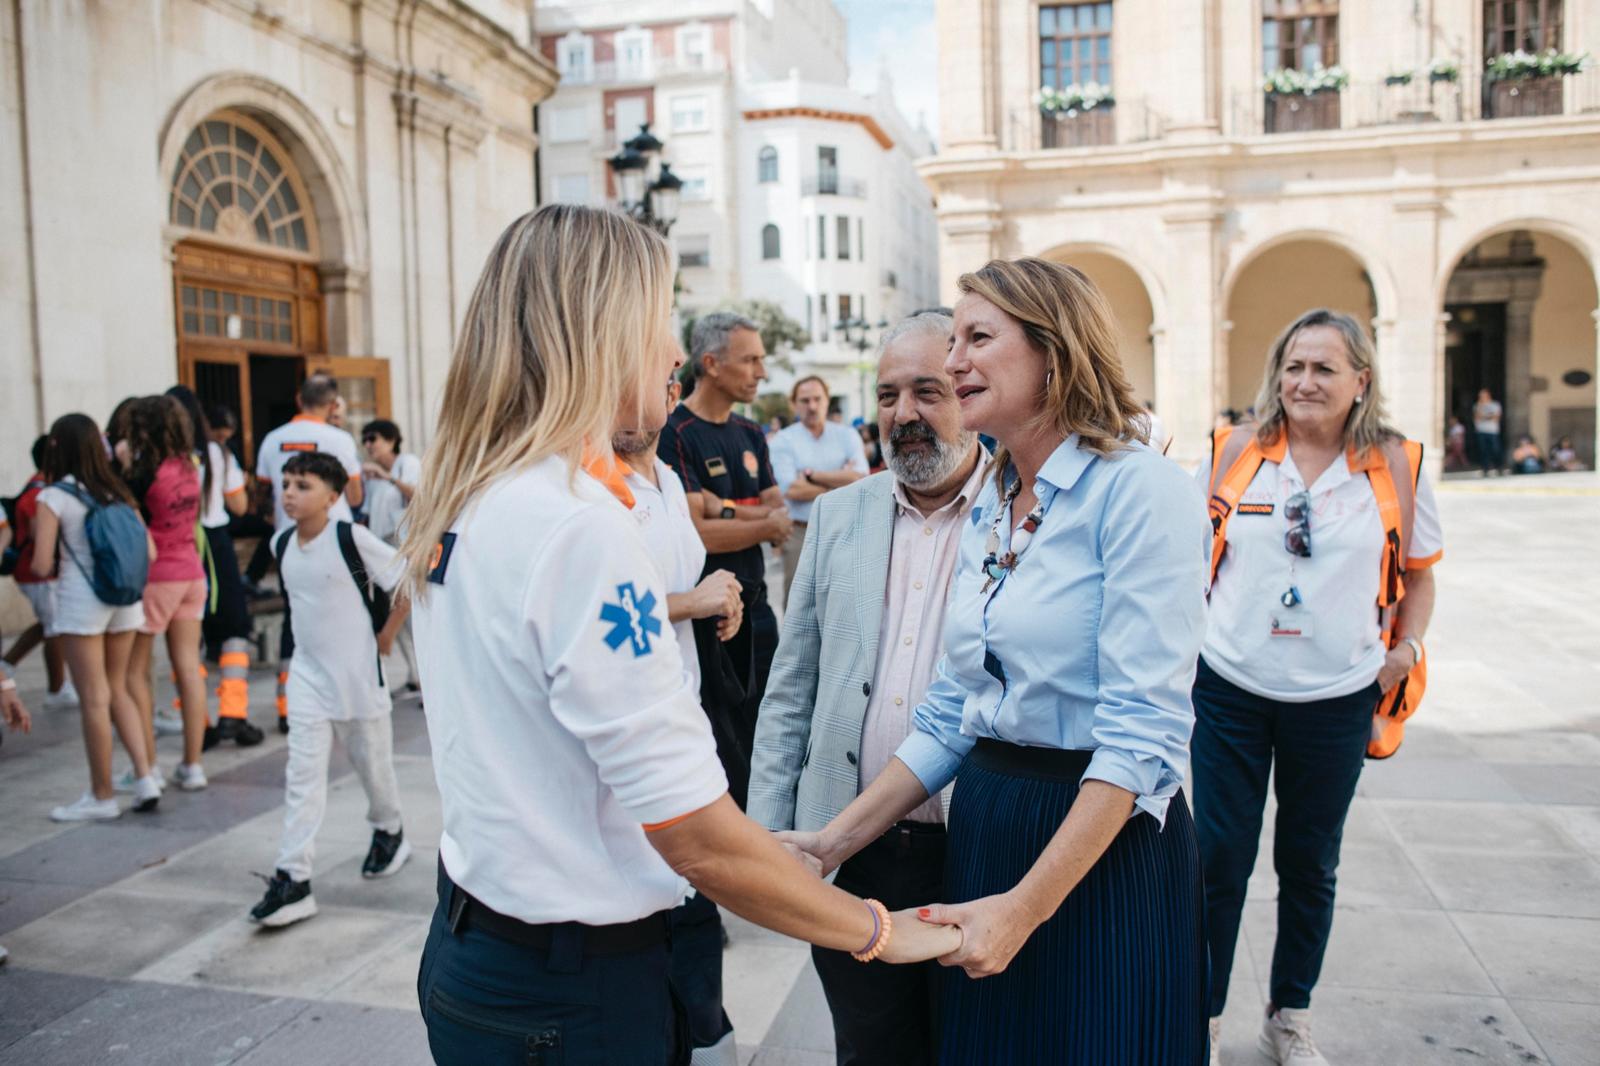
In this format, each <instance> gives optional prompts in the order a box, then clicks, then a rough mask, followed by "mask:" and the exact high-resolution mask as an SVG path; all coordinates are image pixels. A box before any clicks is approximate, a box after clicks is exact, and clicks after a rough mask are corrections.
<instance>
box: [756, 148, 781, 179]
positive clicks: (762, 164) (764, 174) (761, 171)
mask: <svg viewBox="0 0 1600 1066" xmlns="http://www.w3.org/2000/svg"><path fill="white" fill-rule="evenodd" d="M756 169H757V174H756V180H757V181H759V182H762V183H763V184H765V183H766V182H769V181H777V180H778V150H777V149H776V148H774V147H772V145H770V144H769V145H767V146H766V147H765V148H763V149H761V154H759V155H757V156H756Z"/></svg>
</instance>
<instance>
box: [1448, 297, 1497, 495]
mask: <svg viewBox="0 0 1600 1066" xmlns="http://www.w3.org/2000/svg"><path fill="white" fill-rule="evenodd" d="M1445 313H1446V314H1448V315H1449V316H1450V331H1449V332H1448V333H1447V334H1446V335H1445V350H1444V389H1445V392H1444V395H1445V414H1446V416H1447V417H1448V416H1451V415H1453V416H1455V417H1456V418H1459V419H1460V420H1461V424H1462V425H1463V426H1465V427H1466V429H1467V456H1468V458H1470V459H1471V460H1472V461H1473V463H1478V462H1479V461H1480V457H1479V455H1478V438H1477V436H1476V435H1475V434H1474V433H1473V431H1472V406H1473V404H1475V403H1477V402H1478V390H1480V389H1488V390H1489V395H1491V396H1493V397H1494V398H1495V399H1496V400H1498V401H1500V403H1502V404H1504V403H1505V398H1506V305H1505V304H1503V303H1489V304H1451V305H1449V306H1447V307H1446V308H1445Z"/></svg>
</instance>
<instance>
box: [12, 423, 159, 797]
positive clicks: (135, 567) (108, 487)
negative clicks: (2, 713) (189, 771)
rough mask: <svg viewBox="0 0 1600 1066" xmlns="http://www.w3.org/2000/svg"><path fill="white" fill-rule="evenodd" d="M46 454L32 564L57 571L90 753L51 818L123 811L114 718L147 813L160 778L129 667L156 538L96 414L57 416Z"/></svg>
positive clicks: (60, 614) (42, 571)
mask: <svg viewBox="0 0 1600 1066" xmlns="http://www.w3.org/2000/svg"><path fill="white" fill-rule="evenodd" d="M44 458H45V470H44V473H45V476H46V477H47V478H49V480H50V485H49V486H48V487H47V488H45V489H44V490H43V491H42V492H40V493H39V510H38V514H37V516H36V518H35V526H34V546H33V559H32V563H31V565H32V567H33V570H34V573H36V574H37V575H38V576H40V577H51V576H55V577H56V602H55V609H56V617H55V629H56V632H57V633H58V634H60V635H61V637H62V638H63V639H64V641H65V645H66V647H65V651H66V656H67V668H68V670H69V671H70V672H71V674H72V683H73V685H74V686H75V687H76V688H77V690H78V700H79V706H80V708H81V710H82V714H83V741H84V747H85V748H86V749H87V754H88V758H89V791H87V792H85V793H84V794H83V796H82V797H81V798H79V799H78V800H77V801H76V802H74V803H68V804H65V805H63V806H60V807H57V808H55V809H54V810H52V811H51V812H50V817H51V818H53V819H55V820H56V821H58V822H86V821H104V820H106V819H111V818H116V817H118V816H119V815H121V814H122V808H121V807H120V806H119V805H118V803H117V800H116V796H115V794H114V792H113V789H112V781H111V730H112V726H113V724H115V727H116V731H117V735H118V736H120V737H121V738H122V746H123V747H124V748H125V749H126V750H127V752H128V758H129V760H130V761H132V763H133V773H134V778H135V780H134V788H133V792H134V806H133V809H134V810H135V811H140V812H145V811H152V810H154V809H155V807H156V804H157V803H158V802H160V800H161V783H160V782H159V781H158V780H157V779H156V777H155V775H154V774H152V773H151V760H152V758H153V753H152V752H151V751H150V749H149V747H148V745H147V743H146V738H145V731H144V728H143V725H142V723H141V721H140V718H139V708H138V705H137V704H135V703H134V701H133V695H132V692H131V691H130V689H129V686H128V664H129V659H130V657H131V655H132V652H133V640H134V635H135V634H136V633H137V632H138V629H139V627H140V626H141V625H143V624H144V608H143V606H142V600H143V596H144V586H145V579H146V576H147V575H148V573H149V566H150V561H151V560H152V559H153V558H154V557H155V542H154V541H152V540H151V539H150V534H149V532H148V531H147V530H146V529H145V527H144V523H143V522H142V521H141V520H140V518H139V511H138V506H137V504H136V502H135V500H134V498H133V495H132V494H131V493H130V492H129V491H128V488H127V486H126V485H124V484H123V483H122V481H121V479H120V478H118V477H117V475H116V474H115V473H114V472H113V471H112V469H111V464H110V462H109V461H108V460H107V458H106V447H105V441H104V439H103V438H102V437H101V435H100V427H99V426H97V425H95V422H94V419H92V418H90V417H89V416H88V415H83V414H70V415H63V416H62V417H60V418H58V419H56V421H55V423H54V424H53V425H52V426H51V427H50V440H49V444H48V446H47V448H46V450H45V456H44Z"/></svg>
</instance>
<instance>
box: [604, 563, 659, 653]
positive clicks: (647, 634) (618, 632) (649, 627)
mask: <svg viewBox="0 0 1600 1066" xmlns="http://www.w3.org/2000/svg"><path fill="white" fill-rule="evenodd" d="M600 621H602V622H609V623H610V624H611V632H609V633H607V634H606V637H605V640H606V646H607V647H609V648H610V649H611V650H612V651H616V650H617V649H618V648H620V647H622V646H623V645H624V644H628V645H631V646H632V648H633V657H634V658H635V659H640V658H643V657H644V656H646V655H649V654H650V652H651V647H650V638H651V637H659V636H660V635H661V619H659V618H657V617H656V594H655V593H653V592H650V591H648V590H647V591H646V592H645V594H644V595H643V596H642V597H641V596H640V595H639V594H638V593H637V592H635V591H634V588H633V582H631V581H629V582H626V583H625V584H621V585H618V586H617V602H616V603H606V604H601V606H600Z"/></svg>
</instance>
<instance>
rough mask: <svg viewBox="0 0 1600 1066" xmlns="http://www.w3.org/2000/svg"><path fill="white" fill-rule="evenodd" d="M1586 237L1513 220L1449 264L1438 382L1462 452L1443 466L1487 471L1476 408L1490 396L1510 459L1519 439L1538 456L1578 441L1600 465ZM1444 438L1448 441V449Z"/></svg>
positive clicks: (1586, 459)
mask: <svg viewBox="0 0 1600 1066" xmlns="http://www.w3.org/2000/svg"><path fill="white" fill-rule="evenodd" d="M1595 264H1596V256H1595V251H1594V244H1593V243H1592V241H1591V240H1590V239H1589V235H1588V234H1586V233H1584V232H1583V231H1581V230H1579V229H1577V228H1575V227H1573V226H1571V225H1570V224H1568V223H1564V222H1560V221H1557V220H1554V219H1543V218H1516V219H1507V220H1504V221H1500V222H1497V223H1494V224H1492V225H1488V226H1484V227H1482V228H1480V229H1478V230H1477V231H1476V232H1474V233H1473V234H1472V235H1471V236H1470V238H1468V239H1467V240H1466V241H1465V242H1463V243H1462V244H1461V245H1460V246H1459V247H1456V248H1454V249H1453V250H1452V254H1451V255H1450V257H1449V258H1447V259H1444V260H1443V261H1442V267H1441V272H1440V276H1439V277H1438V279H1437V281H1436V288H1435V299H1436V301H1437V302H1436V303H1435V305H1434V306H1435V307H1437V308H1438V309H1439V310H1440V312H1442V313H1441V315H1440V320H1441V323H1442V328H1441V330H1440V333H1441V339H1440V342H1439V343H1440V349H1441V352H1442V358H1440V359H1439V360H1438V369H1437V371H1436V377H1435V383H1436V386H1437V388H1438V395H1439V397H1440V403H1439V409H1441V410H1442V413H1443V419H1444V422H1445V423H1446V426H1447V427H1448V424H1449V423H1450V422H1451V420H1452V419H1453V418H1459V419H1461V421H1462V423H1463V428H1464V436H1465V441H1466V444H1465V449H1464V450H1465V452H1466V455H1465V456H1463V455H1462V454H1461V452H1462V449H1460V448H1458V447H1449V446H1448V445H1447V450H1446V453H1445V456H1444V462H1445V467H1446V469H1447V470H1448V469H1463V468H1466V467H1468V466H1477V465H1483V464H1484V460H1485V459H1486V458H1491V457H1492V456H1488V455H1485V454H1483V453H1482V452H1481V451H1480V449H1481V448H1482V445H1481V444H1480V441H1479V440H1478V438H1477V436H1476V434H1475V433H1474V432H1473V424H1472V423H1473V418H1472V404H1473V401H1474V399H1475V398H1476V395H1477V391H1478V389H1479V388H1487V389H1489V391H1490V393H1491V395H1493V396H1494V398H1495V399H1496V400H1497V401H1499V402H1500V403H1501V405H1502V408H1503V419H1502V423H1501V431H1502V437H1501V443H1502V445H1503V448H1502V451H1503V454H1504V456H1506V457H1509V456H1510V454H1511V451H1512V449H1513V447H1514V445H1515V443H1516V441H1517V438H1518V437H1519V436H1521V435H1522V434H1528V435H1530V436H1532V437H1533V438H1534V440H1535V441H1536V442H1537V443H1538V445H1539V446H1540V448H1541V449H1543V450H1544V451H1545V452H1546V453H1548V450H1549V448H1550V447H1551V446H1552V445H1553V444H1554V443H1556V441H1557V440H1559V439H1560V438H1562V437H1570V438H1572V442H1573V444H1574V446H1575V448H1576V451H1577V453H1578V458H1579V460H1580V461H1581V462H1582V463H1583V464H1584V465H1585V466H1588V467H1591V468H1592V467H1593V466H1594V465H1595V453H1596V432H1597V426H1596V421H1597V418H1596V410H1597V403H1596V400H1597V379H1600V345H1597V335H1596V327H1597V323H1600V278H1597V272H1596V269H1595ZM1448 439H1449V438H1448V435H1447V442H1448Z"/></svg>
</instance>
